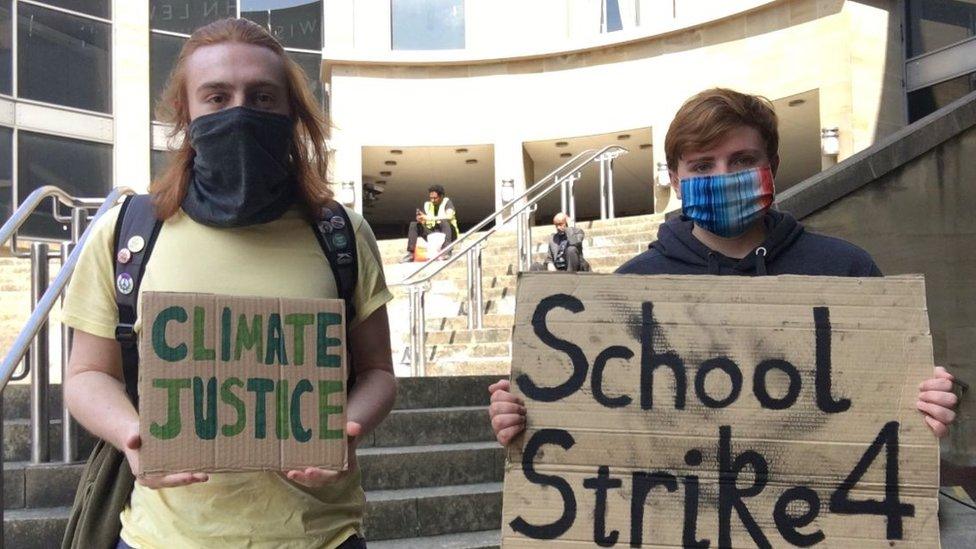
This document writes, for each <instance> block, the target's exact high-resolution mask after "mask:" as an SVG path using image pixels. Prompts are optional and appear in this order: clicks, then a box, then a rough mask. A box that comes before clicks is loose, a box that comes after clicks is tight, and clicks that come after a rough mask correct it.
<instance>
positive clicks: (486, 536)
mask: <svg viewBox="0 0 976 549" xmlns="http://www.w3.org/2000/svg"><path fill="white" fill-rule="evenodd" d="M495 380H497V376H463V377H461V376H459V377H442V378H406V379H402V380H401V381H400V386H399V391H398V396H397V404H396V409H395V410H394V411H393V412H392V413H391V414H390V415H389V417H388V418H387V419H386V421H385V422H383V424H382V425H381V426H380V427H379V428H378V429H377V430H376V431H375V432H373V433H371V434H370V435H369V437H368V438H367V439H366V440H363V441H362V444H361V445H360V449H359V452H358V455H359V464H360V467H361V468H362V471H363V487H364V488H365V490H366V500H367V503H366V525H365V529H366V536H367V539H369V546H370V547H371V548H374V547H375V548H380V549H382V548H394V547H395V548H408V547H456V548H481V547H497V546H498V543H499V528H500V521H501V501H502V484H501V483H502V475H503V464H504V454H503V450H502V448H501V447H499V446H498V444H497V443H495V441H494V438H493V436H492V433H491V427H490V426H489V423H488V410H487V404H488V390H487V386H488V384H490V383H492V382H494V381H495ZM4 393H5V394H4V409H3V412H4V433H3V435H4V440H3V444H4V455H5V456H6V459H5V462H4V479H3V481H4V482H3V501H4V539H3V542H4V545H3V546H4V547H16V548H18V549H21V548H23V549H28V548H51V547H57V546H59V545H60V541H61V536H62V533H63V531H64V527H65V524H66V523H67V519H68V511H69V508H70V505H71V502H72V501H73V499H74V494H75V489H76V487H77V485H78V480H79V478H80V476H81V472H82V468H83V464H81V463H72V464H64V463H46V464H41V465H31V464H29V463H27V462H26V461H25V460H26V459H29V456H30V446H29V444H30V432H29V428H28V427H27V423H28V420H27V418H28V417H29V399H30V396H29V394H30V393H29V388H28V387H27V386H25V385H13V386H10V387H8V388H7V390H6V391H5V392H4ZM60 403H61V395H60V386H58V385H55V386H53V388H52V394H51V405H52V409H53V410H58V409H60V408H58V407H59V406H60ZM81 440H82V442H81V448H82V454H83V455H85V456H87V454H88V453H89V451H90V449H91V447H92V444H93V441H92V438H91V436H90V435H87V434H84V433H83V434H82V437H81ZM59 441H60V422H59V421H52V422H51V442H52V443H53V446H52V457H54V458H57V457H59V456H60V444H59Z"/></svg>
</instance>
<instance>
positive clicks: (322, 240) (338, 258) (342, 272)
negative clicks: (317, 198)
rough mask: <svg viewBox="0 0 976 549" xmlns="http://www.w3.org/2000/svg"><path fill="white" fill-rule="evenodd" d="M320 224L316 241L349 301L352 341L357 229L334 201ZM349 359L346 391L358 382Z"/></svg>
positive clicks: (354, 314)
mask: <svg viewBox="0 0 976 549" xmlns="http://www.w3.org/2000/svg"><path fill="white" fill-rule="evenodd" d="M317 221H318V222H317V223H315V224H314V225H313V229H314V230H313V232H314V233H315V238H316V239H318V241H319V246H321V247H322V252H323V253H325V258H326V259H328V260H329V267H331V268H332V276H334V277H335V281H336V288H337V289H338V291H339V297H340V298H341V299H342V300H343V301H345V302H346V340H347V341H348V338H349V326H350V325H352V321H353V319H354V318H356V302H355V299H354V294H355V293H356V281H358V280H359V257H358V255H357V250H356V229H355V228H354V227H353V226H352V222H351V221H350V220H349V214H348V213H347V212H346V209H345V208H344V207H343V206H342V205H341V204H339V203H338V202H335V201H332V202H331V203H329V204H328V205H326V206H325V207H324V208H322V212H321V214H320V215H319V219H318V220H317ZM347 357H348V358H349V361H348V364H349V380H348V382H347V384H346V391H349V390H351V389H352V386H353V385H354V384H355V383H356V370H355V367H354V366H353V364H352V354H351V353H348V354H347Z"/></svg>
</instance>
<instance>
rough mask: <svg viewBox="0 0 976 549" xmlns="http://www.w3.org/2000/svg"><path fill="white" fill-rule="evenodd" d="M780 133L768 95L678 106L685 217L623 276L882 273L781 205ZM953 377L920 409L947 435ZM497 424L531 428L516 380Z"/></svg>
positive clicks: (675, 126) (502, 397) (716, 92)
mask: <svg viewBox="0 0 976 549" xmlns="http://www.w3.org/2000/svg"><path fill="white" fill-rule="evenodd" d="M778 147H779V132H778V129H777V118H776V113H775V111H774V110H773V106H772V103H770V101H769V100H768V99H766V98H764V97H758V96H754V95H747V94H743V93H739V92H736V91H733V90H728V89H722V88H714V89H709V90H705V91H703V92H701V93H699V94H697V95H695V96H693V97H691V98H690V99H688V100H687V101H686V102H685V103H684V105H682V106H681V108H680V109H679V110H678V113H677V114H676V115H675V118H674V121H673V122H672V123H671V126H670V127H669V128H668V133H667V136H666V138H665V141H664V152H665V156H666V158H667V164H668V171H669V173H670V176H671V186H672V188H673V189H674V191H675V192H676V193H677V195H678V198H680V199H681V200H682V215H681V216H680V217H677V218H674V219H671V220H670V221H668V222H667V223H665V224H664V225H662V226H661V227H660V229H659V230H658V237H657V241H655V242H653V243H651V245H650V246H649V249H648V250H647V251H645V252H643V253H641V254H640V255H638V256H637V257H635V258H633V259H631V260H630V261H628V262H626V263H624V264H623V265H622V266H621V267H620V268H619V269H617V271H616V272H617V273H622V274H646V275H658V274H671V275H696V274H697V275H705V274H710V275H733V276H765V275H787V274H793V275H810V276H856V277H867V276H882V274H881V270H880V269H879V268H878V266H877V265H876V264H875V263H874V260H873V259H871V256H870V255H869V254H868V253H867V252H865V251H864V250H862V249H861V248H858V247H857V246H855V245H853V244H851V243H849V242H845V241H844V240H841V239H839V238H833V237H829V236H824V235H819V234H815V233H811V232H808V231H806V230H804V228H803V225H801V224H800V223H799V222H798V221H797V220H796V219H794V218H793V217H792V216H791V215H789V214H788V213H782V212H778V211H776V210H773V209H771V206H772V204H773V195H774V184H773V179H774V176H775V175H776V169H777V167H779V153H778ZM952 382H953V377H952V375H951V374H949V373H948V372H947V371H946V370H945V369H944V368H941V367H937V368H936V369H935V371H934V373H933V376H932V377H931V378H930V379H927V380H925V381H924V382H922V384H921V385H920V386H919V394H918V401H917V402H916V408H917V409H918V410H919V411H920V412H921V413H922V417H923V420H924V421H925V422H926V424H927V425H928V426H929V428H930V429H931V430H932V432H933V433H934V434H935V435H936V436H938V437H943V436H945V435H946V434H947V433H948V426H949V424H951V423H952V422H953V421H954V420H955V417H956V413H955V410H954V408H955V406H956V404H957V397H956V396H955V395H954V394H953V393H952ZM488 390H489V392H490V393H491V406H490V408H489V414H490V416H491V425H492V429H493V430H494V432H495V438H496V439H497V440H498V442H499V443H501V444H502V445H503V446H505V445H508V443H509V442H511V441H512V440H513V439H514V438H515V437H516V436H517V435H518V434H519V433H521V432H522V431H523V430H524V429H525V405H524V402H522V400H521V399H520V398H518V397H516V396H515V395H513V394H511V392H510V390H511V386H510V384H509V381H508V380H501V381H499V382H497V383H495V384H493V385H491V386H490V387H489V388H488Z"/></svg>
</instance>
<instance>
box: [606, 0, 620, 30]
mask: <svg viewBox="0 0 976 549" xmlns="http://www.w3.org/2000/svg"><path fill="white" fill-rule="evenodd" d="M603 13H604V17H605V20H604V24H605V27H604V28H605V29H606V30H605V31H604V32H614V31H618V30H623V28H624V24H623V21H621V20H620V4H619V3H618V1H617V0H605V1H604V11H603Z"/></svg>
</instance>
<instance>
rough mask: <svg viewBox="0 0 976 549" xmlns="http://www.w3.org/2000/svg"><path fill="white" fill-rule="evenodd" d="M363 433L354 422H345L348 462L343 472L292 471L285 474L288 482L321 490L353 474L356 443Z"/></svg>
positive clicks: (309, 468)
mask: <svg viewBox="0 0 976 549" xmlns="http://www.w3.org/2000/svg"><path fill="white" fill-rule="evenodd" d="M362 433H363V426H362V425H360V424H358V423H356V422H355V421H348V422H346V437H348V438H347V440H348V444H347V448H348V456H349V457H348V461H349V467H348V468H346V470H345V471H329V470H327V469H319V468H318V467H306V468H304V469H292V470H291V471H288V472H287V473H285V476H286V477H288V480H291V481H293V482H297V483H298V484H301V485H303V486H307V487H309V488H321V487H322V486H325V485H326V484H332V483H333V482H337V481H339V480H342V479H344V478H346V477H347V476H349V475H350V474H352V473H354V472H355V471H356V469H357V467H358V464H357V463H356V442H357V440H358V437H359V435H361V434H362Z"/></svg>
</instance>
